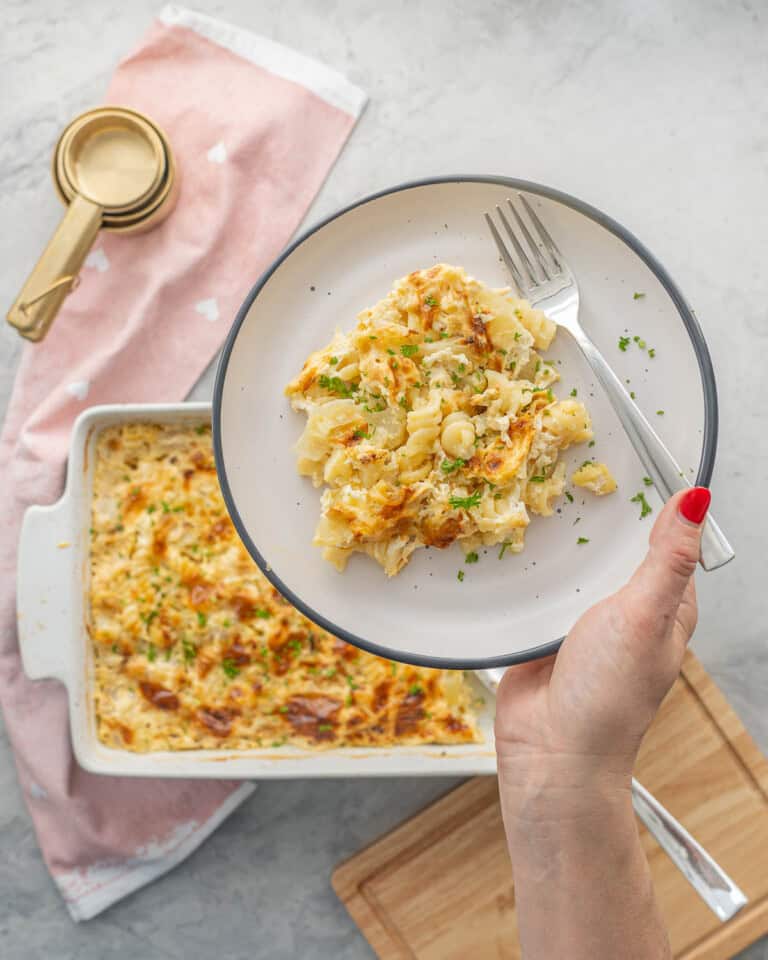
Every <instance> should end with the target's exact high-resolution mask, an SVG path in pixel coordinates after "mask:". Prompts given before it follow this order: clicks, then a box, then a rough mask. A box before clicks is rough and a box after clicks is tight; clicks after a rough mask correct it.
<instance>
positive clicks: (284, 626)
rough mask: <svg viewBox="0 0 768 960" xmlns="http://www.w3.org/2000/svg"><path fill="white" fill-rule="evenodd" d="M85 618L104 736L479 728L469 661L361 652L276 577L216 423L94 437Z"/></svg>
mask: <svg viewBox="0 0 768 960" xmlns="http://www.w3.org/2000/svg"><path fill="white" fill-rule="evenodd" d="M89 632H90V635H91V640H92V651H93V662H94V676H95V692H94V703H95V710H96V720H97V729H98V735H99V738H100V739H101V741H102V742H103V743H105V744H107V745H108V746H111V747H118V748H121V749H127V750H133V751H137V752H145V751H153V750H188V749H203V748H207V749H211V748H213V749H216V748H221V749H229V750H232V749H235V750H238V749H253V748H257V747H264V748H266V747H278V746H281V745H282V744H296V745H300V746H308V745H309V746H312V747H314V748H318V747H320V748H322V747H337V746H386V745H391V744H423V743H439V744H449V743H467V742H476V741H479V740H480V739H481V737H480V734H479V732H478V728H477V724H476V721H475V717H474V714H473V712H472V702H471V698H472V694H471V691H470V688H469V687H468V685H467V684H466V682H465V680H464V677H463V675H462V674H461V673H460V672H453V671H443V670H428V669H423V668H418V667H411V666H407V665H404V664H398V663H394V662H391V661H389V660H384V659H382V658H380V657H376V656H372V655H371V654H367V653H364V652H363V651H360V650H358V649H357V648H356V647H352V646H350V645H348V644H346V643H344V642H343V641H341V640H338V639H337V638H336V637H333V636H331V635H330V634H328V633H326V632H325V631H323V630H321V629H320V628H318V627H316V626H315V625H314V624H312V623H310V621H309V620H307V619H306V618H305V617H303V616H302V615H301V614H300V613H299V612H298V611H297V610H295V609H294V608H293V607H292V606H291V605H290V604H289V603H288V602H287V601H286V600H284V599H283V597H281V596H280V594H279V593H278V592H277V591H276V590H275V589H274V588H273V587H272V586H271V585H270V584H269V583H268V581H267V580H266V579H265V578H264V577H263V576H262V574H261V572H260V571H259V570H258V568H257V567H256V566H255V564H254V562H253V561H252V560H251V558H250V556H249V555H248V553H247V552H246V550H245V548H244V547H243V546H242V544H241V542H240V540H239V538H238V537H237V535H236V533H235V530H234V528H233V526H232V523H231V522H230V519H229V517H228V515H227V513H226V509H225V506H224V503H223V500H222V498H221V494H220V491H219V486H218V482H217V478H216V471H215V467H214V462H213V454H212V450H211V437H210V430H209V428H208V426H207V425H206V426H200V427H197V428H194V427H186V426H158V425H154V424H145V423H135V424H125V425H122V426H118V427H111V428H109V429H106V430H105V431H103V432H102V434H101V435H100V437H99V438H98V441H97V446H96V464H95V474H94V490H93V506H92V530H91V578H90V624H89Z"/></svg>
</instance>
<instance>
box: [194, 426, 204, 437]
mask: <svg viewBox="0 0 768 960" xmlns="http://www.w3.org/2000/svg"><path fill="white" fill-rule="evenodd" d="M195 433H196V434H197V435H198V437H202V435H203V434H204V433H205V424H204V423H201V424H200V426H199V427H195Z"/></svg>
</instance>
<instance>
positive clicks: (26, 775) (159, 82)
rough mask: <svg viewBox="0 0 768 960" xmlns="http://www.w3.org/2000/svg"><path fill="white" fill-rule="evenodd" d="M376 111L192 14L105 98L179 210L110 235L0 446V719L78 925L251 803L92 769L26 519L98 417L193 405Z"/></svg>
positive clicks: (34, 351) (160, 36)
mask: <svg viewBox="0 0 768 960" xmlns="http://www.w3.org/2000/svg"><path fill="white" fill-rule="evenodd" d="M365 99H366V98H365V95H364V94H363V93H362V91H360V90H359V89H357V88H356V87H355V86H353V85H352V84H351V83H349V82H348V81H347V80H346V79H345V78H344V77H343V76H341V75H340V74H338V73H336V72H335V71H333V70H330V69H328V68H327V67H325V66H323V65H322V64H320V63H317V62H315V61H314V60H311V59H310V58H308V57H306V56H303V55H301V54H298V53H296V52H294V51H291V50H288V49H286V48H285V47H282V46H280V45H278V44H276V43H273V42H272V41H270V40H267V39H265V38H263V37H258V36H255V35H253V34H251V33H249V32H247V31H245V30H241V29H238V28H236V27H232V26H229V25H227V24H224V23H221V22H220V21H217V20H214V19H212V18H210V17H206V16H202V15H199V14H196V13H192V12H191V11H188V10H184V9H181V8H178V7H166V8H165V9H164V10H163V11H162V12H161V13H160V16H159V18H158V20H157V21H156V22H155V23H154V24H153V26H152V27H151V29H150V31H149V33H148V35H147V36H146V38H145V39H144V41H143V43H142V44H141V46H140V47H139V49H138V50H137V51H136V52H135V53H133V54H132V55H130V56H129V57H128V58H127V59H125V60H124V61H123V62H122V63H121V64H120V65H119V66H118V68H117V71H116V73H115V75H114V77H113V80H112V83H111V85H110V87H109V90H108V91H107V96H106V102H107V103H110V104H115V105H121V106H127V107H133V108H136V109H138V110H141V111H143V112H146V113H147V114H148V115H149V116H150V117H152V118H153V119H154V120H156V121H157V122H158V123H159V124H160V126H162V127H163V128H164V130H165V131H166V133H167V134H168V137H169V140H170V142H171V145H172V147H173V150H174V153H175V155H176V158H177V161H178V167H179V171H180V178H181V179H180V194H179V200H178V205H177V207H176V209H175V210H174V212H173V213H172V214H171V216H170V217H169V218H168V219H167V220H166V221H165V222H164V223H163V224H162V225H161V226H159V227H158V228H157V229H155V230H153V231H152V232H150V233H146V234H143V235H139V236H120V235H115V234H106V233H104V234H102V235H100V237H99V238H98V239H97V242H96V245H95V247H94V249H93V250H92V252H91V253H90V255H89V257H88V259H87V261H86V265H85V268H84V269H83V271H82V275H81V283H80V285H79V287H78V288H77V289H76V290H75V291H74V292H73V293H72V294H71V295H70V296H69V297H68V299H67V300H66V302H65V304H64V306H63V308H62V310H61V312H60V314H59V316H58V318H57V319H56V322H55V323H54V325H53V327H52V329H51V331H50V333H49V334H48V337H47V339H46V340H44V341H43V342H42V343H40V344H36V345H27V346H26V347H25V350H24V353H23V356H22V361H21V366H20V368H19V372H18V375H17V379H16V383H15V387H14V391H13V395H12V398H11V402H10V406H9V409H8V414H7V417H6V421H5V425H4V428H3V432H2V436H1V437H0V477H2V484H1V485H0V486H1V490H0V510H1V511H2V513H1V514H0V516H1V517H2V523H3V528H4V529H3V536H2V543H1V544H0V703H2V708H3V713H4V718H5V724H6V727H7V730H8V735H9V737H10V741H11V744H12V746H13V750H14V754H15V758H16V764H17V768H18V774H19V780H20V782H21V786H22V789H23V791H24V795H25V798H26V801H27V804H28V806H29V810H30V812H31V815H32V819H33V821H34V825H35V829H36V831H37V836H38V840H39V842H40V847H41V849H42V852H43V856H44V858H45V861H46V863H47V865H48V867H49V869H50V871H51V874H52V876H53V878H54V880H55V881H56V883H57V885H58V887H59V890H60V891H61V893H62V895H63V897H64V900H65V902H66V904H67V907H68V909H69V912H70V913H71V915H72V917H73V918H74V919H75V920H84V919H87V918H89V917H93V916H94V915H95V914H97V913H99V912H100V911H101V910H104V909H105V908H106V907H108V906H109V905H110V904H111V903H114V902H115V901H116V900H118V899H120V898H121V897H123V896H125V895H126V894H128V893H130V892H131V891H133V890H135V889H137V888H138V887H140V886H142V885H143V884H146V883H148V882H149V881H150V880H152V879H153V878H155V877H157V876H159V875H160V874H162V873H164V872H165V871H167V870H169V869H170V868H171V867H172V866H174V864H176V863H178V862H179V861H180V860H181V859H183V858H184V857H185V856H186V855H187V854H189V853H190V852H191V851H192V850H194V849H195V847H196V846H198V844H200V843H201V841H202V840H203V839H204V838H205V837H206V836H207V835H208V834H209V833H210V832H211V831H212V830H214V829H215V827H216V826H217V824H219V823H220V822H221V821H222V820H223V819H224V817H226V816H227V815H228V814H229V813H230V812H231V811H232V810H233V809H234V808H235V807H236V806H237V805H238V804H239V803H240V802H241V801H242V800H244V799H245V798H246V797H247V796H248V794H249V793H250V792H251V791H252V789H253V787H252V786H251V785H250V784H241V783H231V782H220V781H186V780H185V781H181V780H134V779H119V778H112V777H98V776H94V775H91V774H88V773H86V772H85V771H83V770H81V769H80V768H79V767H78V765H77V763H76V762H75V760H74V758H73V756H72V750H71V747H70V743H69V735H68V717H67V702H66V695H65V691H64V688H63V687H62V686H60V685H59V684H58V683H57V682H55V681H40V682H34V683H33V682H31V681H30V680H28V679H27V677H26V676H25V675H24V672H23V670H22V667H21V662H20V659H19V650H18V643H17V637H16V610H15V578H16V543H17V540H18V533H19V528H20V524H21V519H22V515H23V513H24V510H25V509H26V507H27V506H29V505H30V504H35V503H38V504H45V503H50V502H52V501H54V500H55V499H56V498H57V497H58V496H59V494H60V493H61V489H62V484H63V479H64V471H65V463H66V454H67V446H68V442H69V434H70V430H71V427H72V423H73V421H74V419H75V417H76V416H77V415H78V414H79V413H80V411H81V410H83V408H84V407H86V406H88V405H91V404H94V403H116V402H117V403H119V402H136V401H147V402H164V401H176V400H181V399H183V398H184V397H185V396H186V395H187V393H188V392H189V390H190V389H191V388H192V386H193V385H194V383H195V381H196V380H197V379H198V377H199V376H200V374H201V373H202V372H203V370H204V369H205V368H206V366H207V365H208V363H209V362H210V360H211V358H212V356H213V355H214V354H215V352H216V351H217V349H218V348H219V347H220V345H221V343H222V340H223V338H224V336H225V334H226V333H227V330H228V328H229V325H230V323H231V321H232V319H233V318H234V315H235V313H236V311H237V308H238V307H239V306H240V303H241V302H242V300H243V299H244V296H245V294H246V293H247V291H248V289H249V288H250V286H251V285H252V284H253V282H254V281H255V280H256V278H257V277H258V276H259V274H260V273H261V272H262V271H263V270H264V269H265V268H266V267H267V266H268V265H269V263H270V262H271V260H272V259H273V258H274V257H275V256H276V254H277V253H278V252H279V251H280V250H281V248H282V247H283V246H284V245H285V244H286V242H287V241H288V239H289V238H290V236H291V234H292V233H293V232H294V230H295V229H296V227H297V226H298V224H299V223H300V221H301V219H302V217H303V216H304V214H305V213H306V211H307V208H308V206H309V204H310V203H311V201H312V200H313V198H314V197H315V195H316V193H317V191H318V189H319V188H320V186H321V184H322V183H323V180H324V179H325V177H326V175H327V174H328V171H329V169H330V168H331V166H332V165H333V162H334V160H335V159H336V157H337V155H338V153H339V151H340V150H341V148H342V147H343V145H344V143H345V141H346V139H347V137H348V136H349V134H350V132H351V130H352V128H353V127H354V125H355V122H356V120H357V118H358V117H359V115H360V113H361V111H362V109H363V107H364V105H365ZM84 106H85V105H84ZM54 202H55V201H54V198H53V191H52V192H51V203H54ZM30 266H31V265H30Z"/></svg>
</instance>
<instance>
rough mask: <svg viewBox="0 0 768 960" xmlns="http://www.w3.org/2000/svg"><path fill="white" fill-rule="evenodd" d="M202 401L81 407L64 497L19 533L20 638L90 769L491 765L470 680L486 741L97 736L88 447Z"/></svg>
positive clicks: (272, 771)
mask: <svg viewBox="0 0 768 960" xmlns="http://www.w3.org/2000/svg"><path fill="white" fill-rule="evenodd" d="M210 412H211V408H210V405H209V404H207V403H184V404H174V405H168V406H160V405H125V406H123V405H120V406H101V407H91V408H90V409H88V410H85V411H84V412H83V413H82V414H81V415H80V417H79V418H78V420H77V422H76V423H75V426H74V429H73V432H72V444H71V449H70V454H69V468H68V471H67V482H66V487H65V490H64V495H63V496H62V498H61V499H60V500H59V501H58V503H55V504H53V505H52V506H50V507H31V508H30V509H29V510H28V511H27V513H26V515H25V517H24V524H23V527H22V531H21V540H20V544H19V562H18V618H19V643H20V646H21V656H22V661H23V664H24V669H25V671H26V672H27V674H28V675H29V676H30V677H31V678H32V679H34V680H38V679H44V678H53V679H56V680H60V681H61V682H62V683H63V684H64V685H65V686H66V688H67V693H68V696H69V717H70V729H71V734H72V745H73V748H74V751H75V756H76V757H77V759H78V761H79V763H80V764H81V765H82V766H83V767H84V768H85V769H86V770H90V771H92V772H94V773H106V774H117V775H124V776H141V777H147V776H150V777H152V776H154V777H215V778H221V779H230V778H248V779H250V778H264V777H341V776H367V777H370V776H414V775H419V776H425V775H443V776H449V775H459V776H467V775H472V774H478V773H495V771H496V759H495V754H494V748H493V704H492V702H491V701H492V697H490V696H489V695H488V693H487V691H484V690H483V688H482V686H480V684H479V682H478V681H477V680H476V678H474V677H471V678H470V682H471V683H472V684H473V685H476V688H477V696H478V697H482V698H483V699H484V700H485V705H484V707H483V708H482V709H481V710H480V725H481V728H482V732H483V736H484V742H483V743H481V744H461V745H457V746H426V747H405V746H403V747H389V748H381V749H379V748H370V747H359V748H358V747H345V748H339V749H329V750H322V751H316V752H312V751H307V750H303V749H299V748H295V747H288V746H285V747H280V748H279V749H263V748H262V749H253V750H245V751H227V750H186V751H175V752H174V751H163V752H158V753H130V752H128V751H124V750H116V749H113V748H111V747H106V746H104V745H103V744H102V743H100V741H99V740H98V738H97V736H96V724H95V715H94V709H93V700H92V696H91V694H92V688H93V685H92V670H93V666H92V662H91V652H90V641H89V637H88V631H87V622H88V604H87V588H88V551H89V544H90V536H89V532H88V531H89V527H90V508H91V493H92V484H93V464H94V445H95V442H96V438H97V437H98V435H99V432H100V431H101V430H102V429H104V428H105V427H108V426H112V425H113V424H116V423H122V422H129V421H130V422H136V421H143V422H152V423H199V422H200V421H202V420H206V421H208V420H210Z"/></svg>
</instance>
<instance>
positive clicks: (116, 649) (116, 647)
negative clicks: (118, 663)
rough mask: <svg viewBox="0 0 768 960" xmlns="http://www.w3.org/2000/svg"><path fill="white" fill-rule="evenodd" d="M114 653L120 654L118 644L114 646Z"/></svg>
mask: <svg viewBox="0 0 768 960" xmlns="http://www.w3.org/2000/svg"><path fill="white" fill-rule="evenodd" d="M112 653H120V647H118V645H117V644H116V643H113V644H112Z"/></svg>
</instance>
